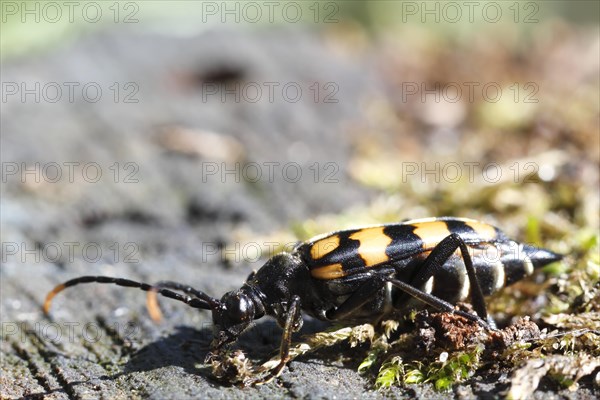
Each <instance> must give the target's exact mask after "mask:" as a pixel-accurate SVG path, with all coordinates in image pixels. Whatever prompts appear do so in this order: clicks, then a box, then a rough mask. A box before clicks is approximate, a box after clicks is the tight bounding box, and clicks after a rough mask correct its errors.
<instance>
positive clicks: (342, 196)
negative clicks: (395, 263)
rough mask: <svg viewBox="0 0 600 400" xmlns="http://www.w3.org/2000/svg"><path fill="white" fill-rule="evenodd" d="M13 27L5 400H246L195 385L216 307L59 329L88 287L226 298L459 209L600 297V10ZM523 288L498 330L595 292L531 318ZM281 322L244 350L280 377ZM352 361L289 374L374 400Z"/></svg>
mask: <svg viewBox="0 0 600 400" xmlns="http://www.w3.org/2000/svg"><path fill="white" fill-rule="evenodd" d="M1 7H2V21H1V24H2V25H1V35H0V44H1V53H2V54H1V57H2V60H1V62H2V65H1V69H2V71H1V79H2V93H1V94H2V103H1V108H2V110H1V114H2V116H1V121H0V122H1V133H2V136H1V141H2V143H1V144H2V146H1V158H2V191H1V196H2V203H1V210H0V212H1V229H2V260H1V261H2V268H1V271H0V278H1V282H0V283H1V289H2V290H1V293H2V302H1V307H0V309H1V319H2V334H3V339H2V354H3V359H2V377H1V378H0V379H1V380H2V397H21V396H25V395H36V396H53V397H57V398H61V397H63V396H67V395H69V396H85V395H89V394H90V393H92V395H93V396H100V395H103V396H108V397H119V396H121V397H127V396H131V395H134V396H140V397H157V398H165V397H174V398H176V397H193V396H198V395H209V393H210V394H211V395H214V396H225V397H229V396H239V395H240V394H239V393H238V392H237V391H236V389H234V388H223V387H221V386H210V385H208V384H207V379H209V378H208V376H209V374H208V373H204V372H199V371H198V368H197V367H196V364H198V363H201V361H202V360H203V358H204V355H205V354H206V349H205V348H206V346H207V345H208V342H209V341H210V316H209V315H208V313H198V312H197V311H195V310H187V309H183V307H180V306H179V304H164V309H165V312H166V315H167V317H166V318H165V322H164V323H163V324H162V325H161V326H156V325H154V324H152V323H151V322H150V321H149V320H148V318H147V315H146V312H145V310H144V304H143V298H142V297H141V296H142V295H141V294H140V293H136V292H135V291H131V290H129V291H128V290H124V289H123V290H119V289H115V288H112V287H95V286H94V287H82V288H77V289H73V290H72V291H71V292H67V293H65V294H64V295H62V294H61V297H60V298H57V300H56V304H55V309H54V310H53V312H52V317H51V319H46V318H45V317H43V315H42V313H41V312H40V305H41V302H42V301H43V297H44V294H45V293H46V292H47V291H48V290H49V289H50V288H52V287H53V286H54V285H56V284H58V283H60V282H61V281H64V280H66V279H70V278H72V277H74V276H77V275H82V274H88V275H93V274H97V275H114V276H122V277H128V278H132V279H139V280H144V281H149V282H154V281H158V280H163V279H169V280H174V281H181V282H186V283H189V284H191V285H192V286H195V287H197V288H199V289H202V290H205V291H206V292H208V293H210V294H212V295H215V296H220V295H221V294H222V293H224V292H225V291H228V290H232V289H234V288H236V287H239V286H240V285H241V283H242V282H243V280H244V278H245V277H246V276H247V275H248V273H249V272H250V271H251V270H252V269H256V268H258V267H260V265H262V263H263V262H264V261H265V260H266V259H268V257H269V256H270V255H272V254H273V253H274V252H278V251H281V250H285V249H289V248H290V247H291V246H292V245H293V244H294V243H295V242H296V241H298V240H305V239H307V238H309V237H311V236H313V235H316V234H319V233H323V232H326V231H329V230H334V229H342V228H345V227H349V226H352V225H360V224H368V223H379V222H396V221H402V220H405V219H413V218H420V217H430V216H442V215H454V216H461V217H471V218H478V219H482V220H484V221H486V222H490V223H493V224H496V225H498V226H500V227H502V228H503V229H504V230H505V231H506V232H507V233H508V234H509V235H510V236H512V237H514V238H517V239H519V240H521V241H523V242H527V243H532V244H535V245H544V246H545V247H548V248H551V249H553V250H555V251H557V252H562V253H564V254H572V255H573V260H572V262H571V263H570V264H568V265H566V266H565V265H563V266H561V267H556V268H558V269H557V270H555V271H550V272H549V273H554V274H555V276H557V277H559V276H562V275H560V274H565V273H568V274H569V276H570V277H571V278H572V279H579V278H581V279H583V278H585V280H590V279H591V280H593V279H594V278H595V279H596V281H597V279H598V277H597V274H598V272H597V268H598V254H597V253H598V248H597V243H598V230H599V226H600V225H599V212H598V211H599V207H600V201H599V198H600V195H599V189H600V186H599V163H600V131H599V116H600V113H599V111H600V104H599V103H600V99H599V93H600V75H599V72H600V65H599V64H600V32H599V20H600V19H599V15H600V8H599V3H598V2H592V1H514V2H504V1H503V2H489V1H475V2H460V1H459V2H437V1H431V2H420V1H417V2H416V1H370V2H359V1H339V2H337V1H322V2H293V1H273V2H260V1H259V2H238V1H232V2H221V1H217V2H215V1H168V2H167V1H147V2H144V1H137V2H136V1H114V2H110V1H83V2H46V1H14V2H13V1H3V2H2V3H1ZM582 265H583V266H584V267H583V270H581V271H583V272H580V273H579V272H577V273H575V272H573V271H578V270H577V268H579V267H578V266H582ZM569 268H570V269H569ZM590 271H591V272H590ZM578 274H579V275H578ZM594 274H595V275H594ZM571 278H570V279H571ZM557 279H558V278H557ZM538 281H544V279H538ZM538 283H540V282H538ZM551 283H552V282H551ZM551 283H548V284H547V286H546V288H548V287H551V286H550V285H551ZM552 284H556V281H554V282H553V283H552ZM526 288H527V287H521V288H518V289H515V290H517V291H516V292H511V294H510V296H508V297H509V300H508V299H507V298H505V299H504V300H503V301H499V302H497V303H496V302H494V304H493V305H492V308H494V307H495V306H496V308H495V309H494V310H493V311H494V312H496V313H497V315H498V314H500V318H502V315H504V317H505V318H506V319H508V318H509V317H510V316H511V315H514V314H521V315H523V314H528V313H529V314H530V315H538V316H540V315H541V314H543V312H550V311H561V312H566V311H572V310H571V309H569V307H570V306H569V304H570V303H571V300H572V299H573V298H575V297H577V296H579V295H581V293H582V291H585V288H583V289H581V288H580V289H573V290H574V291H570V292H569V293H568V295H565V296H566V297H565V296H562V297H561V296H560V295H559V293H558V291H559V289H556V293H555V294H556V298H555V299H554V300H549V299H548V298H546V297H543V298H542V297H539V296H538V297H536V301H533V302H531V303H527V304H525V303H524V302H523V301H520V300H519V298H520V297H522V296H520V295H519V294H517V295H515V293H521V292H520V291H519V290H521V291H525V293H527V290H526ZM562 289H564V287H562ZM538 290H539V289H538ZM577 290H579V292H578V291H577ZM534 294H535V293H534ZM530 295H531V293H529V294H527V296H530ZM527 296H525V297H527ZM569 296H571V297H569ZM536 313H537V314H536ZM65 321H67V322H65ZM69 323H72V324H79V325H69ZM85 323H89V324H92V325H90V326H93V327H94V329H95V330H94V332H96V333H95V334H97V337H98V340H97V341H90V340H88V339H89V337H87V336H86V335H88V336H89V335H90V332H88V331H86V330H85V329H84V326H85V325H84V324H85ZM130 324H131V326H132V327H133V328H131V329H129V328H126V327H129V326H130ZM261 325H264V326H263V329H262V330H260V327H259V328H257V329H256V330H257V331H260V332H263V333H260V332H258V333H254V334H253V335H250V336H246V337H245V339H244V340H243V341H242V347H244V346H246V348H253V349H255V351H256V352H257V356H258V357H260V356H261V355H262V356H263V358H264V357H265V356H268V355H269V354H270V352H271V351H272V350H273V349H274V348H276V346H277V343H278V340H279V336H278V335H279V333H278V331H277V329H275V328H274V325H273V324H272V323H270V322H267V323H266V324H261ZM69 326H74V327H75V328H74V330H73V334H74V336H73V337H69V335H68V333H69V332H70V330H69V329H70V328H69ZM182 326H183V327H182ZM319 328H320V326H314V327H313V328H312V329H314V330H318V329H319ZM128 329H129V330H128ZM308 329H309V330H310V329H311V327H310V325H309V326H308ZM54 332H57V333H56V334H55V333H54ZM57 335H58V336H57ZM195 341H199V342H200V344H193V345H189V342H192V343H194V342H195ZM182 346H183V350H182ZM185 346H191V348H193V349H194V351H191V350H188V347H185ZM49 348H50V350H49ZM298 364H302V363H297V365H298ZM355 367H356V365H354V364H352V365H351V367H349V368H342V369H340V368H338V367H336V364H335V362H334V361H331V360H330V361H327V362H323V361H322V360H319V362H317V363H315V364H314V365H310V364H308V365H298V368H297V369H296V370H295V372H294V373H292V374H291V375H289V378H286V379H289V382H292V383H293V385H294V388H295V390H296V393H295V394H296V395H298V396H301V395H307V396H317V395H324V396H331V395H334V394H337V395H338V396H342V397H344V396H345V395H348V396H351V395H352V396H355V395H356V394H355V393H356V392H357V391H364V390H365V387H366V386H365V385H366V384H365V381H364V380H363V379H362V378H361V377H360V376H359V375H358V374H357V373H356V372H355V371H356V368H355ZM314 374H328V375H329V376H334V377H335V379H334V380H335V381H336V382H338V383H336V384H331V385H328V386H327V387H323V385H318V382H316V380H315V379H314V378H311V376H314ZM108 378H110V379H108ZM290 385H291V383H290ZM490 385H491V386H490V388H489V391H490V392H492V393H495V391H496V390H498V389H497V388H495V386H494V385H493V384H490ZM260 390H261V391H257V392H253V394H252V395H257V396H258V395H260V396H265V395H279V396H283V395H285V389H284V388H281V387H271V388H262V389H260ZM486 390H488V389H486ZM288 395H289V393H288ZM372 395H373V396H378V395H377V394H372Z"/></svg>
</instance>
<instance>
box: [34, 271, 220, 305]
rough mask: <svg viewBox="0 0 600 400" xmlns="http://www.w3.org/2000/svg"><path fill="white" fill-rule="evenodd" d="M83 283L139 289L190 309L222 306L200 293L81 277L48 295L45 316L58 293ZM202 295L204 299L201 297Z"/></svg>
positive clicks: (138, 283) (115, 279) (116, 279)
mask: <svg viewBox="0 0 600 400" xmlns="http://www.w3.org/2000/svg"><path fill="white" fill-rule="evenodd" d="M81 283H113V284H115V285H119V286H125V287H133V288H138V289H141V290H143V291H146V292H155V293H158V294H160V295H162V296H164V297H168V298H170V299H174V300H177V301H181V302H182V303H185V304H187V305H188V306H190V307H193V308H200V309H203V310H213V309H215V308H216V307H218V305H219V304H220V301H219V300H217V299H215V298H213V297H210V296H208V295H207V294H205V293H202V292H199V291H198V292H196V294H198V295H199V296H194V297H192V296H187V295H186V296H184V295H181V294H179V293H175V292H173V291H171V290H169V289H165V288H161V287H159V286H153V285H149V284H147V283H143V282H136V281H132V280H129V279H123V278H112V277H109V276H81V277H79V278H75V279H71V280H70V281H66V282H64V283H61V284H60V285H58V286H56V287H55V288H54V289H52V290H51V291H50V292H49V293H48V295H47V296H46V300H45V301H44V314H48V313H49V311H50V306H51V304H52V299H53V298H54V296H56V295H57V294H58V293H60V292H62V291H63V290H65V289H66V288H68V287H71V286H75V285H79V284H81ZM200 295H201V296H202V297H200Z"/></svg>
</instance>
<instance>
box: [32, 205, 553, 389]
mask: <svg viewBox="0 0 600 400" xmlns="http://www.w3.org/2000/svg"><path fill="white" fill-rule="evenodd" d="M561 258H562V256H561V255H559V254H555V253H553V252H551V251H548V250H544V249H540V248H536V247H533V246H528V245H526V244H521V243H518V242H515V241H513V240H511V239H509V238H508V237H506V235H505V234H504V233H502V231H500V230H499V229H498V228H496V227H494V226H491V225H488V224H486V223H484V222H480V221H476V220H472V219H463V218H449V217H444V218H429V219H421V220H414V221H408V222H404V223H400V224H388V225H377V226H368V227H361V228H356V229H348V230H343V231H337V232H332V233H328V234H325V235H321V236H318V237H315V238H313V239H310V240H308V241H306V242H304V243H301V244H299V245H298V246H296V247H295V248H294V250H293V251H292V252H291V253H281V254H278V255H276V256H274V257H272V258H271V259H270V260H269V261H267V263H266V264H265V265H263V266H262V268H260V269H259V270H258V271H256V272H255V273H252V274H251V275H250V276H249V277H248V279H247V280H246V282H245V283H244V284H243V285H242V287H241V288H239V289H237V290H233V291H231V292H228V293H225V295H223V297H222V298H221V299H220V300H219V299H216V298H213V297H211V296H209V295H207V294H205V293H204V292H202V291H199V290H196V289H194V288H192V287H190V286H188V285H184V284H179V283H175V282H170V281H163V282H158V283H157V284H155V285H150V284H146V283H140V282H135V281H131V280H128V279H121V278H111V277H102V276H83V277H79V278H75V279H72V280H70V281H67V282H65V283H63V284H61V285H58V286H57V287H55V288H54V289H53V290H52V291H51V292H50V293H49V294H48V296H47V297H46V301H45V303H44V312H46V313H47V312H48V310H49V309H50V304H51V301H52V298H53V297H54V296H55V295H56V294H57V293H59V292H61V291H62V290H64V289H65V288H67V287H70V286H74V285H77V284H80V283H90V282H98V283H114V284H117V285H120V286H128V287H137V288H139V289H142V290H145V291H148V292H150V293H149V296H150V295H152V294H154V293H159V294H161V295H163V296H165V297H169V298H172V299H175V300H179V301H182V302H184V303H186V304H188V305H189V306H191V307H194V308H201V309H206V310H212V317H213V323H214V325H215V330H214V332H215V336H214V339H213V341H212V343H211V347H212V350H213V351H217V350H219V349H221V348H222V347H223V346H224V345H226V344H228V343H231V342H234V341H235V340H236V339H237V338H238V337H239V335H240V334H241V333H242V332H243V331H244V330H245V329H246V328H247V327H248V326H249V325H250V323H251V322H252V321H253V320H255V319H258V318H262V317H263V316H265V315H269V316H272V317H274V318H275V319H277V322H278V323H279V325H280V326H281V327H283V329H284V333H283V337H282V343H281V363H280V364H279V366H278V367H277V368H275V369H274V370H273V372H272V374H271V376H270V377H269V379H267V380H265V381H269V380H271V379H272V378H273V377H275V376H277V375H278V374H279V373H280V372H281V371H282V370H283V367H284V366H285V364H286V363H287V361H288V360H289V357H288V353H289V347H290V342H291V335H292V332H294V331H296V330H298V329H300V327H301V326H302V316H301V310H302V311H304V312H306V313H307V314H309V315H312V316H313V317H316V318H318V319H321V320H327V321H338V322H341V323H349V324H356V323H364V322H371V323H376V322H378V321H380V320H382V319H383V318H388V319H389V318H390V317H393V316H394V315H401V314H402V313H405V312H407V311H408V310H409V309H411V308H416V307H418V306H419V305H423V304H428V305H429V306H431V307H433V308H434V309H437V310H439V311H444V312H452V313H456V314H460V315H462V316H464V317H466V318H468V319H470V320H472V321H476V322H478V323H480V324H481V325H483V326H485V327H487V328H489V329H493V322H491V320H489V321H488V316H487V311H486V307H485V302H484V296H487V295H490V294H492V293H493V292H495V291H497V290H499V289H501V288H503V287H504V286H507V285H510V284H511V283H513V282H515V281H518V280H519V279H521V278H523V277H524V276H527V275H530V274H531V273H533V270H534V268H538V267H542V266H545V265H547V264H549V263H551V262H554V261H558V260H560V259H561ZM175 291H178V292H181V293H176V292H175ZM149 298H151V297H149ZM467 299H469V300H470V301H471V304H472V305H473V308H474V310H475V311H476V313H477V315H475V314H470V313H467V312H464V311H459V310H457V309H456V308H455V306H454V305H455V304H456V303H457V302H459V301H463V300H467ZM490 324H492V325H490ZM265 381H263V382H260V383H264V382H265Z"/></svg>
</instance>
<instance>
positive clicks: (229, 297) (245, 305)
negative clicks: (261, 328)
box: [211, 290, 255, 350]
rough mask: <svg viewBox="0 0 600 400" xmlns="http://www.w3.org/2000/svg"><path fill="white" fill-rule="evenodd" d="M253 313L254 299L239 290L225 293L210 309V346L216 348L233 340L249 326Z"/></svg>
mask: <svg viewBox="0 0 600 400" xmlns="http://www.w3.org/2000/svg"><path fill="white" fill-rule="evenodd" d="M254 315H255V306H254V301H253V300H252V298H251V297H250V296H248V295H247V294H245V293H244V292H242V291H241V290H234V291H232V292H228V293H225V295H223V297H222V298H221V301H219V304H218V306H217V307H215V308H213V310H212V317H213V341H212V343H211V348H212V349H213V350H218V349H219V348H221V347H222V346H223V345H225V344H228V343H232V342H235V340H236V339H237V338H238V337H239V336H240V335H241V334H242V332H244V330H246V328H248V327H249V326H250V324H251V323H252V320H253V319H254Z"/></svg>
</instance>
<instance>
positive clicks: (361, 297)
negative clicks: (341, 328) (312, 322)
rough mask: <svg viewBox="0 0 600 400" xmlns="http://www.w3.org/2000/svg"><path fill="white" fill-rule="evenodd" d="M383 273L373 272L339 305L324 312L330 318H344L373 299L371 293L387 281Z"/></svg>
mask: <svg viewBox="0 0 600 400" xmlns="http://www.w3.org/2000/svg"><path fill="white" fill-rule="evenodd" d="M387 279H388V278H387V277H386V276H385V275H379V274H373V275H372V276H371V277H370V278H368V279H367V281H366V282H365V283H364V284H363V285H362V286H361V287H359V288H358V290H356V291H355V292H354V293H352V295H351V296H350V297H348V298H347V299H346V300H345V301H344V302H343V303H342V304H340V306H339V307H337V308H336V309H331V310H329V311H328V312H327V313H326V316H327V318H328V319H330V320H339V319H344V317H346V316H348V315H350V314H352V312H353V311H354V310H356V309H358V308H360V307H362V306H363V305H364V304H365V303H367V302H368V301H371V300H373V295H374V294H375V293H377V291H378V290H380V289H381V288H382V287H383V285H385V283H386V281H387Z"/></svg>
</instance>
